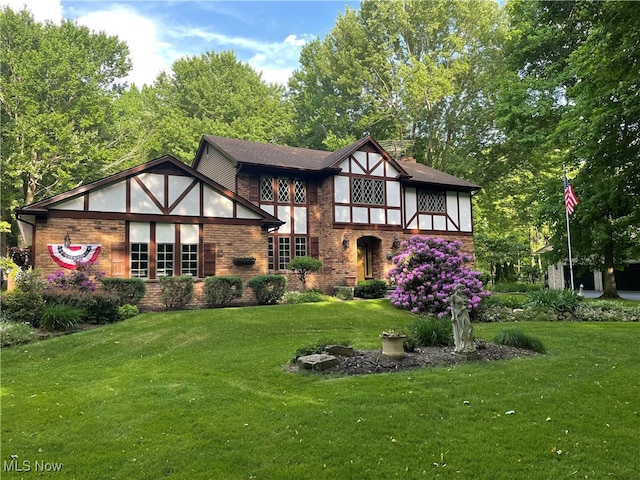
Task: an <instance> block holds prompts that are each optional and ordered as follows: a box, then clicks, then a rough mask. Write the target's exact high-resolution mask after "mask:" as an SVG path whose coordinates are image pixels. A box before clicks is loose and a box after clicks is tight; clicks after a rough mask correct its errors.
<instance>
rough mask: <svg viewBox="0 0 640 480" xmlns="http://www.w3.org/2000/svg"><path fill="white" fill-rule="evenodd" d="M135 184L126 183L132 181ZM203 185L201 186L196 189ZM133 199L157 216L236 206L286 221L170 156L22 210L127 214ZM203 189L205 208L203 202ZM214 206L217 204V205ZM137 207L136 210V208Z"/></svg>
mask: <svg viewBox="0 0 640 480" xmlns="http://www.w3.org/2000/svg"><path fill="white" fill-rule="evenodd" d="M128 180H129V181H130V187H127V181H128ZM198 184H201V185H202V187H199V188H195V187H196V186H197V185H198ZM127 188H128V192H129V193H128V195H131V196H132V197H135V199H132V202H131V204H132V206H134V205H135V212H132V213H142V214H157V215H168V214H170V215H182V216H185V215H186V216H192V217H193V216H212V217H215V216H218V215H217V214H220V215H222V216H224V217H232V216H233V210H234V209H233V204H234V203H235V204H236V205H237V208H236V210H237V212H239V213H241V215H240V216H239V217H238V218H245V219H262V221H263V222H264V223H265V224H268V225H270V226H279V225H281V224H282V222H281V221H280V220H278V219H277V218H276V217H274V216H273V215H271V214H269V213H267V212H265V211H263V210H262V209H260V208H259V207H257V206H256V205H254V204H253V203H251V202H249V201H248V200H246V199H244V198H242V197H240V196H238V195H236V194H235V193H233V192H231V191H229V190H227V189H226V188H224V187H223V186H221V185H219V184H218V183H216V182H215V181H213V180H212V179H210V178H209V177H207V176H205V175H203V174H201V173H200V172H198V171H196V170H194V169H193V168H191V167H189V166H188V165H185V164H184V163H182V162H180V161H179V160H177V159H175V158H174V157H172V156H170V155H165V156H163V157H160V158H158V159H156V160H152V161H150V162H147V163H144V164H141V165H137V166H135V167H132V168H129V169H127V170H124V171H122V172H119V173H116V174H114V175H111V176H109V177H105V178H103V179H101V180H98V181H95V182H92V183H89V184H87V185H83V186H80V187H77V188H75V189H73V190H69V191H67V192H64V193H61V194H59V195H55V196H53V197H50V198H47V199H45V200H41V201H39V202H35V203H32V204H31V205H27V206H25V207H22V208H21V209H19V210H18V211H17V212H18V213H19V214H46V213H47V212H48V211H49V210H80V211H82V210H84V209H85V208H86V207H85V205H86V204H87V202H90V204H91V205H90V207H89V209H87V210H86V211H99V212H113V213H120V214H124V213H128V212H127V209H126V200H125V198H126V196H127ZM200 188H201V189H202V193H201V194H202V195H203V196H204V197H203V198H204V200H205V201H204V206H203V207H201V205H200V193H199V192H200ZM212 205H215V207H212ZM132 210H133V208H132Z"/></svg>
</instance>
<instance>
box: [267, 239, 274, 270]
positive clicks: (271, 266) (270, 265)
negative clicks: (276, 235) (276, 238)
mask: <svg viewBox="0 0 640 480" xmlns="http://www.w3.org/2000/svg"><path fill="white" fill-rule="evenodd" d="M267 261H268V265H267V268H268V269H269V270H275V268H276V257H275V253H274V251H273V237H269V239H268V247H267Z"/></svg>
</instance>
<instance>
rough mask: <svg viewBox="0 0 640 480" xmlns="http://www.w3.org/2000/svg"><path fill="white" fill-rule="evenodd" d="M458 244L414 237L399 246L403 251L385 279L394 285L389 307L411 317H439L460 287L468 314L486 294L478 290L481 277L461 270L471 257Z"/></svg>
mask: <svg viewBox="0 0 640 480" xmlns="http://www.w3.org/2000/svg"><path fill="white" fill-rule="evenodd" d="M461 246H462V242H459V241H447V240H443V239H441V238H435V237H423V236H414V237H411V238H410V239H409V240H408V241H405V242H402V245H401V247H402V248H404V251H403V252H402V253H400V254H399V255H397V256H396V257H394V258H393V262H394V263H395V267H393V268H392V269H391V270H390V271H389V274H388V276H387V278H388V280H389V282H390V283H391V284H392V285H395V290H394V291H393V293H392V294H391V303H392V304H393V305H395V306H396V307H398V308H402V309H405V310H411V311H412V312H413V313H422V312H428V313H434V314H437V315H438V317H442V316H443V315H446V314H447V313H449V312H450V310H451V307H450V306H449V297H450V296H451V295H453V293H454V289H455V286H456V285H457V284H459V283H460V284H462V285H464V295H465V296H466V297H467V299H468V300H469V302H468V305H467V308H468V309H469V311H470V312H471V311H472V310H475V309H477V308H478V306H479V305H480V302H481V301H482V298H483V297H486V296H488V295H489V294H490V293H489V292H485V291H484V290H483V288H482V282H481V281H480V279H479V278H478V277H479V276H480V275H481V273H480V272H475V271H472V270H471V269H469V268H467V267H465V266H464V264H465V263H467V262H470V261H471V256H470V255H467V254H466V253H463V252H462V251H461V250H460V247H461Z"/></svg>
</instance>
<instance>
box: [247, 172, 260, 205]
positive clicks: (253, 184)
mask: <svg viewBox="0 0 640 480" xmlns="http://www.w3.org/2000/svg"><path fill="white" fill-rule="evenodd" d="M249 200H251V201H252V202H254V203H258V202H259V201H260V178H258V177H251V178H250V179H249Z"/></svg>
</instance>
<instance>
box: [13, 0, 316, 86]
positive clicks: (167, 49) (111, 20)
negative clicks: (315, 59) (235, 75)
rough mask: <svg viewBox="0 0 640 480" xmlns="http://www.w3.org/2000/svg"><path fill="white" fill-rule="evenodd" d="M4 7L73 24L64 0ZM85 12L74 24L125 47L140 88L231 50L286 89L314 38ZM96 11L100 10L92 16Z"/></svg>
mask: <svg viewBox="0 0 640 480" xmlns="http://www.w3.org/2000/svg"><path fill="white" fill-rule="evenodd" d="M0 5H9V6H10V7H11V8H12V9H14V10H19V9H20V8H22V6H23V5H26V7H27V8H28V9H29V10H30V11H31V12H32V13H33V15H34V18H35V20H36V21H39V22H44V21H45V20H50V21H52V22H54V23H56V24H59V23H60V21H61V19H62V18H63V14H65V13H66V14H65V15H64V16H65V18H69V15H68V12H64V11H63V8H62V4H61V0H0ZM83 6H84V7H85V8H84V10H85V12H86V11H89V13H80V14H79V15H80V16H78V17H77V18H71V20H74V21H76V22H77V23H78V24H79V25H83V26H86V27H88V28H89V29H91V30H93V31H96V32H105V33H106V34H107V35H113V36H117V37H118V38H119V39H120V40H122V41H124V42H126V43H127V45H128V46H129V52H130V58H131V61H132V64H133V68H132V70H131V72H130V74H129V76H128V77H127V78H126V79H125V80H126V81H127V82H129V84H131V83H135V84H136V85H137V86H138V87H141V86H142V85H143V84H147V85H151V84H152V83H153V82H154V80H155V78H156V77H157V75H158V74H159V73H160V72H162V71H166V72H169V71H170V70H171V65H172V63H173V62H174V61H175V60H177V59H178V58H180V57H185V56H187V55H199V54H202V53H205V51H211V50H213V51H216V52H220V51H223V50H232V51H234V53H235V55H236V57H237V58H238V59H239V60H241V61H245V62H247V63H248V64H249V65H251V67H253V68H254V69H255V70H256V71H258V72H261V73H262V78H263V80H265V81H266V82H269V83H279V84H282V85H286V84H287V81H288V79H289V77H290V76H291V74H292V72H293V70H295V69H296V68H297V67H298V59H299V57H300V51H301V49H302V47H303V46H304V45H305V44H306V43H307V41H308V39H310V38H311V36H310V35H309V36H306V35H302V36H299V35H288V36H286V37H285V38H284V39H283V40H282V41H279V42H264V41H260V40H256V39H253V38H248V37H242V36H228V35H223V34H220V33H217V32H213V31H208V30H204V29H202V28H193V27H189V26H179V25H176V24H163V23H162V21H160V20H159V19H154V18H150V17H145V16H142V15H141V14H139V13H138V12H137V11H136V10H135V9H134V8H133V7H131V6H128V5H124V4H119V5H118V4H110V5H109V6H108V7H106V8H104V7H102V6H101V4H100V3H97V2H96V3H92V2H89V3H87V4H84V5H83ZM94 6H95V7H96V8H97V10H91V8H92V7H94Z"/></svg>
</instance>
